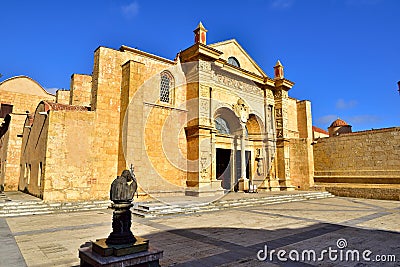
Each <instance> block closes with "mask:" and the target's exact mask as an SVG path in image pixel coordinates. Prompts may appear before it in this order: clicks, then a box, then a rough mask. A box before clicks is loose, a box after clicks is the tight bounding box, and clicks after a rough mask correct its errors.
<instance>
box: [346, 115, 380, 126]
mask: <svg viewBox="0 0 400 267" xmlns="http://www.w3.org/2000/svg"><path fill="white" fill-rule="evenodd" d="M380 121H382V118H381V117H379V116H376V115H356V116H352V117H349V119H348V122H349V124H350V125H352V124H370V123H376V122H380Z"/></svg>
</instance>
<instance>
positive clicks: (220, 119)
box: [214, 107, 250, 190]
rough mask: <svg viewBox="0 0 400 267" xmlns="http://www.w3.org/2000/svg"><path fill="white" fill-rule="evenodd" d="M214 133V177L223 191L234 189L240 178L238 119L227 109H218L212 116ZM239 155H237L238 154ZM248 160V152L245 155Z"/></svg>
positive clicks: (239, 126)
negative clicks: (215, 131)
mask: <svg viewBox="0 0 400 267" xmlns="http://www.w3.org/2000/svg"><path fill="white" fill-rule="evenodd" d="M214 122H215V128H216V130H217V133H216V150H215V156H216V177H217V179H218V180H221V181H222V183H221V185H222V188H224V189H225V190H233V189H235V185H236V184H237V182H238V180H239V178H240V173H241V172H240V171H241V170H240V166H241V161H240V148H239V142H240V135H241V133H242V126H241V125H240V122H239V118H238V117H237V116H236V115H235V113H234V112H233V111H232V110H231V109H229V108H225V107H223V108H219V109H218V110H217V111H216V112H215V116H214ZM238 153H239V154H238ZM246 154H247V156H248V157H246V159H249V158H250V152H248V153H246Z"/></svg>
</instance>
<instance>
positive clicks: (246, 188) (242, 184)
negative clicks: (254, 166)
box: [238, 178, 249, 192]
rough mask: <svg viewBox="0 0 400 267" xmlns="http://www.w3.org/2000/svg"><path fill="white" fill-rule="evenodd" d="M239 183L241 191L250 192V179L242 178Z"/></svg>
mask: <svg viewBox="0 0 400 267" xmlns="http://www.w3.org/2000/svg"><path fill="white" fill-rule="evenodd" d="M238 183H239V192H248V191H249V179H247V178H240V179H239V181H238Z"/></svg>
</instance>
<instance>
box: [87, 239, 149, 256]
mask: <svg viewBox="0 0 400 267" xmlns="http://www.w3.org/2000/svg"><path fill="white" fill-rule="evenodd" d="M135 238H136V241H135V242H134V243H131V244H123V245H114V244H107V243H106V240H107V239H106V238H103V239H98V240H97V241H96V242H94V243H93V244H92V250H93V252H96V253H97V254H99V255H100V256H103V257H108V256H117V257H118V256H124V255H128V254H133V253H137V252H142V251H146V250H147V249H148V248H149V240H147V239H144V238H142V237H140V236H136V237H135Z"/></svg>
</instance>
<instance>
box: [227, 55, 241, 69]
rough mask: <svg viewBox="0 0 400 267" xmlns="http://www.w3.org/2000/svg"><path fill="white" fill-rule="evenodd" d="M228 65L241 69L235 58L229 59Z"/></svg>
mask: <svg viewBox="0 0 400 267" xmlns="http://www.w3.org/2000/svg"><path fill="white" fill-rule="evenodd" d="M228 63H229V64H231V65H233V66H235V67H239V68H240V64H239V61H238V60H237V59H236V58H235V57H229V58H228Z"/></svg>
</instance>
